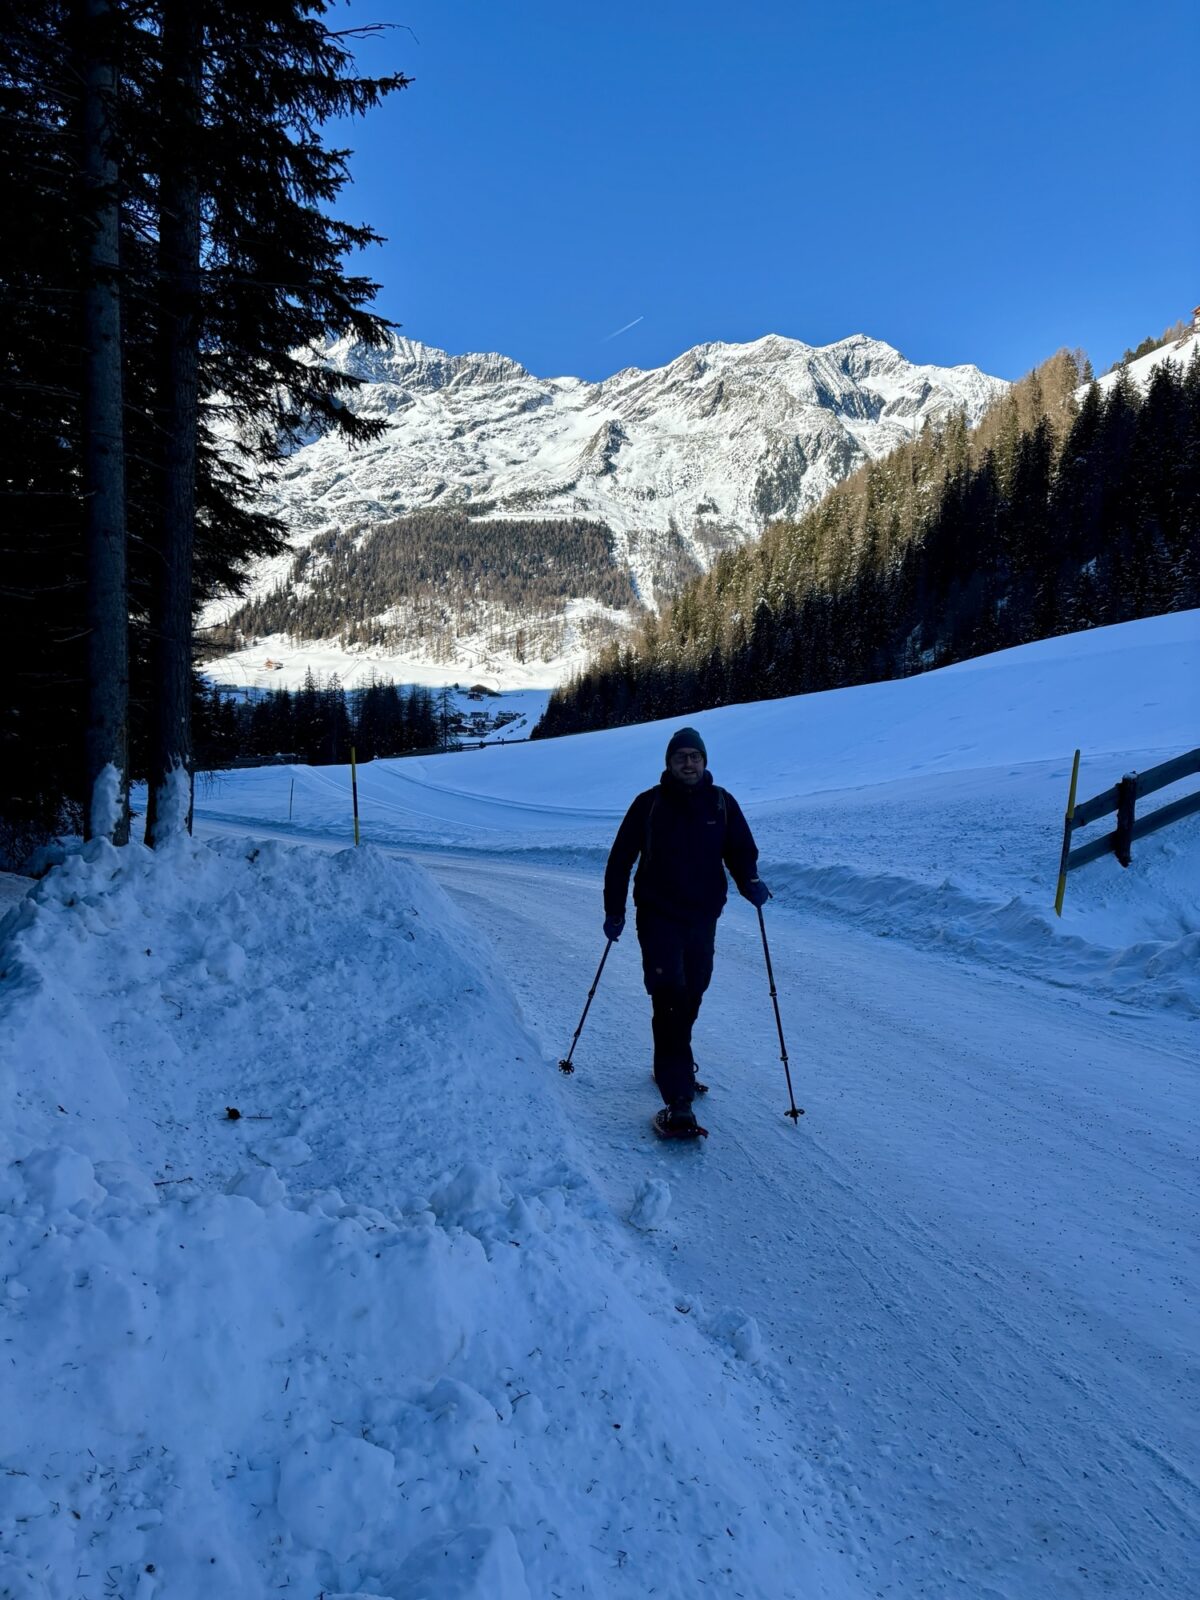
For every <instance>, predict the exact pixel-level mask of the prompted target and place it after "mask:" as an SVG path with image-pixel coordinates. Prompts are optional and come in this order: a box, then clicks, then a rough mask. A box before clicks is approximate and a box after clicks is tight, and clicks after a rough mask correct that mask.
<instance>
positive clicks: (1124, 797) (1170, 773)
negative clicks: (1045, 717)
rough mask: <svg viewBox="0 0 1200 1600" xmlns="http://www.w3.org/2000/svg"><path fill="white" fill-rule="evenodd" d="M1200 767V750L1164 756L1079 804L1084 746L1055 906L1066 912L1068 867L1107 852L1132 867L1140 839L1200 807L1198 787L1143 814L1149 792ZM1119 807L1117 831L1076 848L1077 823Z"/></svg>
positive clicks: (1070, 803)
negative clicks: (1142, 802)
mask: <svg viewBox="0 0 1200 1600" xmlns="http://www.w3.org/2000/svg"><path fill="white" fill-rule="evenodd" d="M1196 772H1200V750H1189V751H1188V752H1187V754H1186V755H1182V756H1176V757H1175V759H1174V760H1173V761H1164V762H1163V763H1162V765H1161V766H1157V767H1151V768H1150V770H1149V771H1148V772H1127V773H1126V774H1125V776H1124V777H1123V778H1122V779H1121V781H1120V782H1119V783H1114V784H1113V786H1112V788H1111V789H1105V791H1104V793H1103V794H1098V795H1095V796H1093V798H1092V799H1091V800H1085V801H1084V802H1083V803H1082V804H1081V805H1078V806H1077V805H1076V804H1075V785H1076V783H1077V782H1078V779H1079V751H1078V750H1076V752H1075V764H1074V766H1073V767H1072V768H1071V792H1070V794H1069V796H1068V798H1067V818H1066V823H1065V826H1064V828H1063V847H1062V859H1061V861H1060V862H1059V868H1058V893H1057V894H1056V895H1055V897H1054V909H1055V911H1056V912H1057V913H1058V915H1059V916H1060V917H1061V916H1062V905H1063V895H1064V893H1065V892H1066V887H1067V873H1068V872H1071V871H1073V870H1074V869H1075V868H1076V867H1084V866H1086V865H1087V864H1088V862H1089V861H1099V859H1100V857H1101V856H1106V855H1108V854H1110V853H1111V854H1113V855H1115V856H1116V858H1117V860H1118V861H1119V862H1120V863H1121V865H1122V866H1123V867H1127V866H1128V865H1129V863H1130V861H1131V859H1132V852H1133V841H1134V840H1135V839H1144V838H1145V836H1146V835H1147V834H1148V833H1156V832H1157V831H1158V829H1159V828H1165V827H1166V826H1167V824H1168V823H1171V822H1178V821H1179V819H1180V817H1187V816H1190V815H1191V814H1192V812H1194V811H1200V789H1198V790H1197V791H1196V793H1195V794H1185V795H1183V796H1181V798H1180V799H1178V800H1172V801H1171V802H1170V804H1169V805H1165V806H1159V807H1158V809H1157V810H1156V811H1150V812H1147V813H1146V814H1145V815H1143V816H1141V817H1139V816H1138V815H1137V803H1138V801H1139V800H1141V799H1142V798H1143V797H1144V796H1146V795H1148V794H1154V793H1155V792H1156V791H1157V790H1159V789H1165V788H1166V787H1167V785H1168V784H1169V783H1179V782H1180V780H1181V779H1183V778H1190V777H1191V776H1192V775H1193V773H1196ZM1114 811H1115V812H1116V815H1117V825H1116V827H1115V828H1114V829H1113V831H1112V832H1111V833H1106V834H1105V835H1104V836H1103V837H1102V838H1100V839H1093V840H1092V841H1091V842H1090V843H1089V844H1081V845H1077V846H1076V848H1075V849H1074V850H1072V849H1071V836H1072V834H1073V833H1074V832H1075V830H1076V829H1077V828H1086V827H1087V825H1088V823H1089V822H1096V821H1098V820H1099V818H1101V817H1107V816H1111V815H1112V813H1113V812H1114Z"/></svg>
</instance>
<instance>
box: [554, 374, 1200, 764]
mask: <svg viewBox="0 0 1200 1600" xmlns="http://www.w3.org/2000/svg"><path fill="white" fill-rule="evenodd" d="M1090 377H1091V370H1090V367H1089V366H1088V365H1087V364H1086V361H1085V359H1084V358H1083V356H1082V355H1081V354H1080V353H1078V352H1069V351H1060V352H1059V353H1058V354H1057V355H1055V356H1053V357H1052V358H1051V359H1050V360H1049V361H1047V362H1046V363H1044V364H1043V365H1042V366H1041V367H1039V368H1037V369H1036V370H1035V371H1034V372H1032V373H1030V374H1029V375H1028V376H1027V377H1025V378H1023V379H1021V380H1020V381H1019V382H1018V383H1016V384H1014V385H1013V386H1012V388H1011V389H1010V390H1008V391H1007V392H1006V393H1005V394H1004V395H1003V396H1002V397H1001V398H1000V399H999V400H998V401H996V402H995V404H993V405H992V406H991V407H990V408H989V410H988V411H987V413H986V414H985V415H984V417H983V418H982V420H981V421H980V423H979V425H978V426H977V427H976V428H974V429H968V428H967V427H966V425H965V422H964V420H963V418H962V417H961V415H959V416H954V417H951V418H950V419H949V420H948V421H947V422H946V423H945V424H943V425H942V426H940V427H933V426H927V427H926V428H925V429H924V430H923V431H922V433H921V434H920V436H919V437H918V438H916V439H914V440H913V441H911V442H910V443H907V444H905V445H903V446H901V447H900V448H899V449H897V450H895V451H893V452H892V453H891V454H890V455H888V456H887V457H885V458H884V459H883V460H880V461H876V462H872V463H870V464H868V465H866V466H864V467H862V468H860V469H859V470H858V471H857V472H855V473H854V474H853V475H852V476H851V477H849V478H847V479H846V480H845V481H844V482H843V483H842V484H840V485H838V487H836V488H835V489H834V490H833V491H832V492H831V493H830V494H829V495H827V496H826V497H825V499H824V500H823V501H822V502H821V504H820V505H819V506H816V507H815V508H814V509H813V510H812V511H810V512H808V513H807V514H806V515H804V516H803V517H801V518H800V519H799V520H798V521H795V522H780V523H775V524H772V525H771V526H770V527H768V529H767V530H766V532H765V534H764V536H763V537H762V539H761V540H760V541H758V542H757V543H755V544H753V545H748V546H745V547H743V548H742V549H740V550H737V551H728V552H724V553H722V554H721V555H719V556H718V558H717V560H716V561H715V563H714V564H713V566H712V568H711V569H710V571H709V572H708V573H707V574H706V575H705V576H704V577H702V578H700V579H698V580H697V581H696V582H694V583H692V584H690V585H689V586H688V587H687V588H686V589H685V590H684V591H683V592H682V593H681V594H680V595H679V597H678V599H677V600H676V601H675V602H674V604H673V605H672V606H671V607H670V609H669V610H667V611H666V612H665V613H664V614H663V615H662V616H660V617H647V618H645V619H644V621H643V622H642V624H641V627H640V629H639V631H638V633H637V634H636V636H635V637H634V638H633V640H632V641H631V642H627V643H620V644H614V645H610V646H608V647H606V648H605V649H604V650H603V651H601V652H600V654H599V655H598V656H597V657H594V658H593V659H592V661H591V662H590V663H589V665H588V667H587V669H586V670H585V671H583V672H582V673H580V674H579V675H577V676H576V678H575V679H574V680H573V681H572V682H571V683H569V684H568V685H566V686H565V687H564V688H563V689H561V690H559V691H556V693H555V694H554V695H553V696H552V697H551V699H550V702H549V705H548V707H547V710H546V713H545V716H544V717H543V719H542V721H541V722H540V723H539V725H538V727H537V729H536V730H535V732H534V737H548V736H552V735H557V734H564V733H576V732H580V731H583V730H586V729H590V728H600V727H611V726H614V725H619V724H622V723H629V722H644V721H650V720H653V719H655V718H659V717H670V716H679V715H684V714H687V713H691V712H694V711H697V710H700V709H701V708H703V707H706V706H716V705H730V704H737V703H740V702H743V701H748V700H759V699H771V698H775V697H777V696H782V695H794V694H805V693H809V692H812V691H814V690H822V689H833V688H841V687H844V686H847V685H851V684H860V683H868V682H874V681H878V680H882V679H888V678H896V677H904V676H908V675H910V674H913V673H917V672H923V671H927V670H929V669H930V668H934V667H941V666H945V665H948V664H949V663H951V662H954V661H961V660H964V659H966V658H967V657H970V656H977V655H981V654H984V653H985V652H988V651H993V650H1000V649H1004V648H1006V647H1008V646H1011V645H1018V644H1024V643H1026V642H1028V641H1029V640H1032V639H1040V638H1044V637H1047V636H1049V635H1052V634H1058V633H1068V632H1074V631H1076V630H1079V629H1085V628H1094V627H1099V626H1101V625H1103V624H1106V623H1115V622H1125V621H1128V620H1130V619H1132V618H1135V617H1143V616H1149V615H1153V614H1156V613H1159V612H1166V611H1173V610H1180V609H1183V608H1186V607H1191V606H1200V355H1196V354H1194V355H1193V356H1192V359H1191V360H1190V362H1189V363H1188V364H1187V365H1186V367H1184V366H1182V364H1181V363H1180V362H1177V361H1176V362H1164V363H1162V364H1160V365H1159V366H1158V367H1157V368H1156V370H1155V372H1154V374H1153V377H1152V379H1151V381H1150V383H1149V385H1148V387H1147V388H1146V389H1145V391H1144V392H1142V391H1141V390H1140V389H1139V388H1138V386H1137V385H1136V384H1134V383H1133V382H1132V380H1131V379H1130V377H1129V374H1128V371H1127V369H1126V368H1124V367H1122V368H1120V369H1119V370H1118V372H1117V373H1116V375H1115V377H1114V378H1112V379H1108V380H1106V387H1103V388H1102V387H1101V385H1099V384H1097V383H1095V382H1086V380H1088V379H1090ZM1085 382H1086V387H1083V388H1082V394H1080V389H1081V385H1082V384H1084V383H1085Z"/></svg>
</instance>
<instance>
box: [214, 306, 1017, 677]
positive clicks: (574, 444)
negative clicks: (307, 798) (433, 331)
mask: <svg viewBox="0 0 1200 1600" xmlns="http://www.w3.org/2000/svg"><path fill="white" fill-rule="evenodd" d="M324 359H325V360H327V361H328V362H329V364H331V365H332V366H335V367H337V368H338V369H340V370H343V371H346V372H349V373H353V374H354V375H355V376H357V377H360V378H362V379H364V380H365V387H364V388H363V389H362V390H361V391H360V392H359V394H358V395H357V397H356V400H355V405H356V409H358V410H360V411H361V412H362V413H363V414H364V415H367V416H371V417H382V418H385V419H386V420H387V421H388V423H389V424H390V427H389V430H388V432H387V434H386V435H385V436H384V437H383V438H381V439H380V440H378V441H377V442H376V443H374V444H371V445H368V446H366V447H363V448H361V449H358V450H354V451H351V450H350V449H348V448H347V446H346V445H345V444H343V443H342V442H340V441H338V440H335V439H332V438H321V439H316V440H313V441H312V442H311V443H309V444H307V445H305V446H304V447H303V448H302V449H300V450H299V451H298V452H297V453H296V454H295V455H294V456H293V457H292V458H291V460H290V461H289V462H288V464H287V466H286V467H285V468H284V470H283V472H282V474H281V476H280V478H279V480H278V482H276V483H274V484H272V485H271V486H270V487H269V488H268V489H267V490H266V491H265V499H266V501H267V503H268V504H269V505H270V506H271V508H272V509H273V510H275V511H277V512H278V513H279V514H280V515H281V516H282V517H283V519H284V520H285V522H286V523H287V525H288V527H289V528H290V529H291V530H292V532H293V535H294V539H295V541H296V542H297V543H298V544H301V545H302V544H304V543H307V542H310V541H311V540H313V539H314V538H315V537H317V536H318V535H321V534H323V533H327V532H328V531H329V530H332V529H340V530H359V532H360V534H361V536H362V537H368V536H369V532H370V530H371V529H372V528H375V527H378V526H379V525H380V524H383V523H386V522H389V521H391V520H393V519H395V518H397V517H399V516H402V515H404V514H406V513H409V512H412V511H415V510H418V509H422V508H427V507H444V508H447V509H451V508H461V509H464V510H466V511H467V513H468V514H469V515H470V517H471V518H472V519H479V521H480V528H479V536H480V539H486V537H487V521H488V520H489V519H492V520H496V519H505V520H509V519H529V518H543V519H545V518H556V519H563V518H587V519H589V520H594V521H597V522H600V523H602V524H604V526H605V527H606V528H607V529H609V530H610V532H611V536H612V547H613V556H614V559H615V561H616V562H617V564H618V565H619V566H621V567H624V568H627V569H628V571H629V573H630V575H631V577H632V579H633V583H634V587H635V590H636V593H637V595H638V597H639V599H640V600H641V601H642V602H643V603H644V604H646V605H649V606H651V607H655V606H657V605H658V604H659V603H660V602H661V600H662V599H664V598H666V597H668V596H669V595H670V594H671V593H672V592H673V591H674V589H675V588H676V587H677V586H678V583H679V582H680V581H681V580H682V579H683V578H685V577H687V576H689V575H691V574H692V573H694V572H696V571H697V570H701V569H706V568H707V567H708V566H709V564H710V563H711V561H712V558H713V556H714V554H715V553H716V552H717V551H718V550H720V549H722V548H725V547H727V546H729V545H731V544H739V543H742V542H744V541H745V540H747V539H749V538H752V537H754V536H755V535H757V534H758V533H759V532H760V531H761V530H762V528H763V526H764V524H765V523H766V522H767V521H769V520H770V519H772V518H776V517H782V516H793V515H795V514H796V513H798V512H800V511H803V510H804V509H806V508H807V507H809V506H811V505H814V504H815V503H816V502H817V501H818V500H820V499H821V497H822V496H823V495H824V494H825V493H826V492H827V491H828V490H829V489H830V488H831V487H832V486H833V485H834V484H836V483H838V482H839V481H840V480H841V479H842V478H844V477H845V476H846V474H847V473H849V472H851V471H852V470H853V469H854V468H855V467H857V466H859V465H861V464H862V463H863V462H864V461H866V460H868V459H874V458H878V457H879V456H882V455H885V454H886V453H887V452H888V451H889V450H891V449H892V448H893V447H894V446H895V445H897V444H898V443H900V442H901V441H902V440H904V439H906V438H908V437H910V436H911V435H912V434H913V433H914V432H916V431H918V430H919V429H920V428H921V426H922V425H923V423H924V422H925V421H926V420H929V419H936V418H940V417H944V416H946V415H948V414H949V413H950V412H952V411H954V410H960V409H961V410H963V411H965V413H966V416H967V420H968V422H969V423H974V422H976V421H977V420H978V418H979V417H980V416H981V415H982V413H983V411H984V409H985V408H986V406H987V405H988V403H989V402H990V401H991V400H992V399H994V398H995V396H996V395H997V394H998V393H999V392H1000V391H1001V390H1002V389H1003V387H1004V385H1003V383H1002V381H1001V380H1000V379H997V378H990V377H988V376H986V375H985V374H984V373H982V372H980V371H979V369H978V368H976V367H973V366H957V367H950V368H944V367H934V366H920V365H915V364H914V363H912V362H910V361H907V360H905V358H904V357H903V356H902V355H900V353H899V352H898V351H897V350H895V349H893V348H892V347H891V346H890V345H888V344H884V343H883V342H882V341H880V340H877V339H871V338H867V337H866V336H864V335H855V336H853V337H851V338H848V339H843V340H840V341H839V342H838V343H836V344H831V345H826V346H823V347H814V346H812V345H807V344H804V343H802V342H801V341H799V340H796V339H786V338H782V337H780V336H779V335H776V334H770V335H768V336H766V337H765V338H762V339H757V340H755V341H754V342H753V343H750V344H723V343H713V344H704V345H697V346H696V348H695V349H692V350H688V351H686V352H685V353H684V354H683V355H681V356H680V357H678V359H676V360H675V361H672V362H671V363H670V364H669V365H668V366H665V367H661V368H658V369H655V370H652V371H646V372H644V371H641V370H640V369H638V368H633V367H631V368H627V369H625V370H624V371H622V372H618V373H616V374H615V375H614V376H613V377H611V378H608V379H606V380H605V381H604V382H602V383H597V384H590V383H585V382H583V381H582V380H580V379H578V378H538V377H535V376H534V375H533V374H531V373H529V372H527V371H526V370H525V368H524V367H522V366H520V365H519V364H518V363H517V362H515V361H511V360H509V359H508V358H507V357H505V356H502V355H461V356H455V355H449V354H447V353H446V352H445V351H442V350H436V349H432V348H430V347H429V346H427V345H423V344H420V343H417V342H415V341H413V340H410V339H402V338H393V339H392V340H391V341H390V343H389V344H388V345H387V346H386V347H385V348H382V349H371V348H367V347H364V346H362V345H360V344H358V343H356V342H354V341H351V340H343V341H340V342H337V343H334V344H333V345H331V346H330V347H329V349H328V350H327V351H326V352H325V355H324ZM289 574H290V562H289V561H288V559H287V558H281V559H277V560H275V561H273V562H269V563H266V564H265V565H264V567H263V568H262V570H261V571H260V572H259V573H258V574H257V575H256V578H255V584H254V589H253V591H252V592H253V593H256V594H258V595H262V594H264V593H266V592H268V591H270V590H271V589H272V588H275V587H278V586H279V585H280V584H286V583H287V582H288V580H289ZM397 598H398V599H399V598H400V597H397ZM577 599H578V602H580V603H582V611H583V614H584V615H585V616H586V615H594V614H595V613H596V612H597V611H599V610H601V609H602V608H600V607H599V606H597V605H596V604H595V603H594V602H589V600H588V597H587V596H586V595H584V596H580V597H577ZM236 609H237V607H236V604H235V603H231V602H222V603H221V604H220V605H218V606H215V607H212V608H210V611H209V614H208V615H207V617H206V618H205V621H206V622H207V623H210V624H211V623H216V622H221V621H224V620H226V619H227V618H229V617H230V616H232V615H233V614H234V613H235V611H236ZM400 610H401V613H402V611H403V607H402V606H401V608H400ZM579 610H580V604H579V603H577V604H576V606H575V608H574V610H572V607H571V606H570V605H567V606H564V607H563V608H562V614H563V616H564V617H565V618H566V619H567V622H568V626H567V628H566V632H565V636H563V630H562V629H561V628H560V629H559V631H558V634H556V636H555V637H554V639H553V640H552V641H551V644H552V649H551V651H550V654H549V655H548V656H547V655H546V652H545V651H543V652H542V653H541V654H542V659H540V660H538V661H537V662H536V663H535V665H534V667H533V668H532V669H530V668H529V664H528V663H526V667H527V670H526V671H525V672H524V673H521V672H520V671H516V672H513V671H511V670H508V669H510V668H511V667H512V666H513V657H512V653H511V652H508V651H506V650H505V649H504V648H503V646H501V648H500V649H498V650H497V649H495V648H492V649H491V650H489V649H488V648H486V647H485V646H484V645H483V644H481V642H480V640H479V638H475V639H472V638H471V637H465V638H460V639H458V640H456V646H461V650H456V652H455V653H454V656H453V660H452V663H451V664H452V666H453V669H454V671H453V676H459V675H460V674H461V673H464V672H465V673H470V672H472V671H476V672H483V671H486V670H487V668H488V667H489V666H490V667H491V668H492V677H493V679H494V680H495V681H503V682H504V683H505V684H506V685H514V686H515V685H518V684H522V683H528V682H542V683H545V682H553V681H556V680H557V679H559V678H561V676H563V674H564V672H565V670H567V668H568V667H569V665H570V662H571V660H572V659H577V658H578V655H579V652H580V650H581V649H582V648H583V647H584V645H585V643H586V640H585V639H584V638H583V636H582V634H581V633H580V632H579V630H577V629H573V628H572V626H571V625H570V624H571V623H572V622H573V620H575V618H576V616H577V614H578V613H579ZM509 620H512V619H511V618H510V619H509ZM621 621H622V615H621V614H617V615H616V616H610V617H609V618H608V622H609V624H610V626H616V625H619V624H620V622H621ZM414 631H415V630H414ZM478 631H479V632H480V633H482V632H483V631H485V630H482V629H481V630H478ZM494 631H495V630H494V628H493V630H492V632H493V633H494ZM290 644H291V641H288V640H286V639H282V638H275V639H268V640H262V641H260V642H259V643H258V644H257V645H256V646H255V647H254V648H252V649H251V650H249V651H248V652H245V653H244V654H243V655H241V656H240V657H239V660H238V661H237V662H236V663H235V662H230V663H228V664H227V665H226V667H225V668H223V669H222V668H221V667H220V666H214V667H213V668H212V669H211V670H212V672H213V675H214V676H217V677H224V678H226V679H230V680H232V679H235V678H238V677H242V678H243V679H244V676H245V674H246V673H247V671H253V670H257V667H256V663H258V662H260V661H261V659H262V658H263V657H264V656H265V655H269V656H271V657H272V658H274V659H279V658H281V657H284V658H287V663H288V665H289V666H290V667H295V666H296V651H295V649H294V648H289V646H290ZM398 653H399V654H401V655H407V654H409V653H410V652H408V651H401V652H398ZM411 654H412V655H413V656H419V655H420V654H421V652H420V651H419V650H416V649H414V650H413V651H412V652H411ZM489 656H490V657H491V658H492V659H491V660H490V661H489V659H488V658H489ZM299 675H300V676H302V675H303V668H300V669H299ZM400 675H403V673H402V672H401V673H400ZM290 676H291V674H289V677H290ZM275 681H277V680H275Z"/></svg>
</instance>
